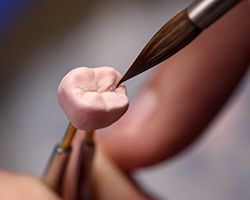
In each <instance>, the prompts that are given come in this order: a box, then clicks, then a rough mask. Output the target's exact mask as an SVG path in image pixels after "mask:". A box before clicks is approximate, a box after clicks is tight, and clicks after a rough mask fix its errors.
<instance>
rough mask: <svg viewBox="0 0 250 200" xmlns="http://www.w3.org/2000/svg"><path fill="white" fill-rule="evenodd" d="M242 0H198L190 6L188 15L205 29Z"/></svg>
mask: <svg viewBox="0 0 250 200" xmlns="http://www.w3.org/2000/svg"><path fill="white" fill-rule="evenodd" d="M240 1H241V0H196V1H194V2H193V3H191V4H190V5H189V6H188V8H187V12H188V17H189V19H190V20H191V21H193V22H194V23H195V24H196V25H197V26H198V27H199V28H202V29H205V28H207V27H208V26H209V25H211V24H212V23H213V22H214V21H216V20H217V19H218V18H219V17H221V16H222V15H223V14H224V13H226V12H227V11H228V10H229V9H230V8H232V7H233V6H234V5H235V4H237V3H239V2H240Z"/></svg>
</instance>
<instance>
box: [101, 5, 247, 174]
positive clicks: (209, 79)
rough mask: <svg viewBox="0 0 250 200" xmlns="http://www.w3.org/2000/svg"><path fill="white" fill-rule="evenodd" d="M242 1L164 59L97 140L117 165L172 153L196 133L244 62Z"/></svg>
mask: <svg viewBox="0 0 250 200" xmlns="http://www.w3.org/2000/svg"><path fill="white" fill-rule="evenodd" d="M249 18H250V9H249V7H248V4H247V1H242V2H241V3H240V4H239V5H238V6H237V7H235V8H234V9H232V10H231V11H230V12H229V13H227V14H226V15H225V16H224V17H223V18H222V19H221V20H219V21H218V22H216V23H215V24H214V25H212V26H211V27H210V28H209V29H208V30H206V31H204V32H203V33H202V34H201V35H200V36H199V37H198V38H197V39H196V40H195V41H194V42H192V43H191V44H190V45H189V46H187V47H186V48H184V49H183V50H181V51H180V52H178V53H177V54H176V55H175V56H173V57H172V58H171V59H169V60H167V61H166V62H164V63H163V64H162V65H161V67H160V68H159V70H158V73H156V75H155V76H154V78H153V79H152V80H151V81H150V82H149V83H148V84H147V85H146V87H145V89H144V90H143V92H142V94H141V96H140V97H139V98H138V99H137V102H136V103H135V105H134V106H132V108H130V110H129V112H128V114H127V115H125V117H124V118H123V119H121V120H120V121H119V122H118V123H117V125H115V126H114V128H113V129H112V130H111V133H110V134H106V135H103V136H101V137H100V138H99V142H100V143H101V144H102V145H103V147H104V148H105V150H106V152H107V154H108V155H109V156H110V157H111V158H112V159H113V160H114V161H115V162H116V163H117V164H118V165H120V166H121V167H122V168H124V169H133V168H136V167H141V166H145V165H149V164H153V163H157V162H159V161H161V160H164V159H166V158H169V157H171V156H172V155H175V154H176V153H177V152H180V151H181V150H182V149H183V148H185V147H186V146H188V145H189V144H190V143H191V142H192V141H194V140H195V139H196V138H197V136H199V135H200V134H201V133H202V131H203V129H204V128H205V127H206V126H207V125H208V124H209V122H210V121H211V119H212V118H213V117H214V116H215V114H216V113H217V112H218V111H219V109H220V108H221V107H222V105H223V104H224V103H225V101H226V100H227V98H228V97H229V96H230V94H231V93H232V91H233V90H234V88H235V86H236V85H237V83H238V82H239V80H240V79H241V77H242V76H243V74H244V72H245V71H246V69H247V66H248V64H249V47H250V37H249V32H250V25H249V22H248V20H247V19H249Z"/></svg>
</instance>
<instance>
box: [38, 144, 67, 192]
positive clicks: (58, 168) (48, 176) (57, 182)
mask: <svg viewBox="0 0 250 200" xmlns="http://www.w3.org/2000/svg"><path fill="white" fill-rule="evenodd" d="M70 151H71V149H70V148H68V149H63V148H62V147H61V146H60V145H57V146H56V147H55V149H54V151H53V153H52V155H51V157H50V160H49V162H48V164H47V167H46V170H45V172H44V174H43V177H42V180H43V182H44V183H45V184H46V185H47V186H48V187H49V188H51V189H52V190H53V191H55V192H56V193H57V194H59V195H60V193H61V186H62V179H63V176H64V172H65V169H66V166H67V163H68V159H69V155H70Z"/></svg>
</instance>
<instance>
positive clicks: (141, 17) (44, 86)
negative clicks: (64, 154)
mask: <svg viewBox="0 0 250 200" xmlns="http://www.w3.org/2000/svg"><path fill="white" fill-rule="evenodd" d="M189 2H190V1H189V0H168V1H163V0H154V1H150V0H126V1H122V0H120V1H119V0H95V1H93V0H76V1H70V0H60V1H59V0H56V1H48V0H43V1H41V0H8V1H7V0H6V1H4V0H1V1H0V91H1V93H0V94H1V96H0V168H7V169H10V170H15V171H19V172H26V173H32V174H35V175H38V176H40V175H41V173H42V171H43V169H44V167H45V164H46V162H47V160H48V157H49V154H50V152H51V150H52V148H53V146H54V144H55V143H56V142H57V141H58V140H59V139H60V138H61V137H62V135H63V133H64V130H65V128H66V126H67V119H66V117H65V115H64V113H63V111H62V110H61V109H60V107H59V105H58V103H57V97H56V90H57V86H58V84H59V82H60V79H61V78H62V77H63V76H64V75H65V74H66V73H67V72H68V71H69V70H70V69H72V68H75V67H79V66H103V65H108V66H114V67H115V68H116V69H117V70H118V71H120V72H122V73H123V72H125V71H126V69H127V67H128V66H129V65H130V64H131V63H132V61H133V60H134V58H135V57H136V55H137V54H138V53H139V51H140V50H141V49H142V47H143V46H144V44H145V43H146V42H147V41H148V40H149V39H150V38H151V36H152V35H153V34H154V33H155V32H156V31H157V29H158V28H159V27H160V26H161V25H163V24H164V23H165V22H166V20H167V19H169V17H170V16H172V15H173V14H175V13H176V12H177V11H178V10H180V9H181V8H183V7H184V6H186V5H187V4H188V3H189ZM150 73H153V72H152V70H151V71H150V72H147V73H145V74H143V75H141V76H140V77H138V78H135V79H132V80H131V81H129V82H127V87H128V93H129V97H130V99H131V100H132V102H133V98H134V96H135V94H136V93H137V91H138V90H139V89H140V87H141V86H142V85H143V83H144V82H145V81H146V80H147V78H148V77H149V76H150ZM249 81H250V74H249V73H248V74H247V75H246V77H245V79H244V80H243V81H242V83H241V85H240V87H239V88H238V90H237V91H236V93H235V94H234V96H233V97H232V99H231V100H230V101H229V103H228V104H227V106H226V107H225V108H224V110H223V111H222V112H221V113H220V114H219V116H218V117H217V118H216V120H215V121H214V123H213V124H212V125H210V127H209V128H208V129H207V130H206V132H207V133H206V134H205V136H204V137H203V138H201V140H200V141H199V142H198V143H196V144H195V145H194V146H193V147H192V148H190V149H189V151H187V152H185V153H184V154H182V155H180V156H178V157H177V158H175V159H174V160H171V161H168V162H165V163H161V164H159V165H156V166H154V167H151V168H148V169H142V170H139V171H137V172H136V173H135V177H136V179H137V180H138V181H139V182H140V183H141V184H142V185H143V186H144V187H145V188H147V189H148V190H149V191H151V192H153V193H155V194H156V195H158V196H159V197H160V199H173V200H182V199H185V200H193V199H203V200H211V199H213V200H235V199H241V200H249V199H250V159H249V154H250V145H249V144H250V134H249V131H250V123H249V122H250V83H249ZM117 142H119V141H117Z"/></svg>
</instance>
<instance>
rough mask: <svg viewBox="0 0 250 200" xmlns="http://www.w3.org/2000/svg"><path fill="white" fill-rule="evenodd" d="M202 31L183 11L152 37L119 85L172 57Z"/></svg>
mask: <svg viewBox="0 0 250 200" xmlns="http://www.w3.org/2000/svg"><path fill="white" fill-rule="evenodd" d="M201 31H202V29H200V28H198V27H197V26H196V25H195V24H194V23H193V22H192V21H191V20H190V19H189V18H188V15H187V11H186V10H183V11H181V12H180V13H178V14H177V15H176V16H174V17H173V18H172V19H171V20H170V21H168V22H167V23H166V24H165V25H164V26H163V27H162V28H161V29H160V30H159V31H158V32H157V33H156V34H155V35H154V36H153V37H152V39H151V40H150V41H149V42H148V43H147V45H146V46H145V47H144V49H143V50H142V52H141V53H140V54H139V56H138V57H137V58H136V60H135V61H134V63H133V64H132V66H131V67H130V68H129V70H128V71H127V73H126V74H125V75H124V77H123V78H122V79H121V81H120V82H119V84H120V83H122V82H124V81H126V80H128V79H129V78H132V77H134V76H136V75H138V74H140V73H142V72H144V71H146V70H148V69H150V68H152V67H154V66H155V65H157V64H159V63H161V62H162V61H164V60H166V59H167V58H169V57H171V56H172V55H174V54H175V53H176V52H177V51H179V50H180V49H182V48H183V47H184V46H186V45H187V44H188V43H190V42H191V41H192V40H193V39H194V38H196V37H197V36H198V35H199V34H200V32H201Z"/></svg>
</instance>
